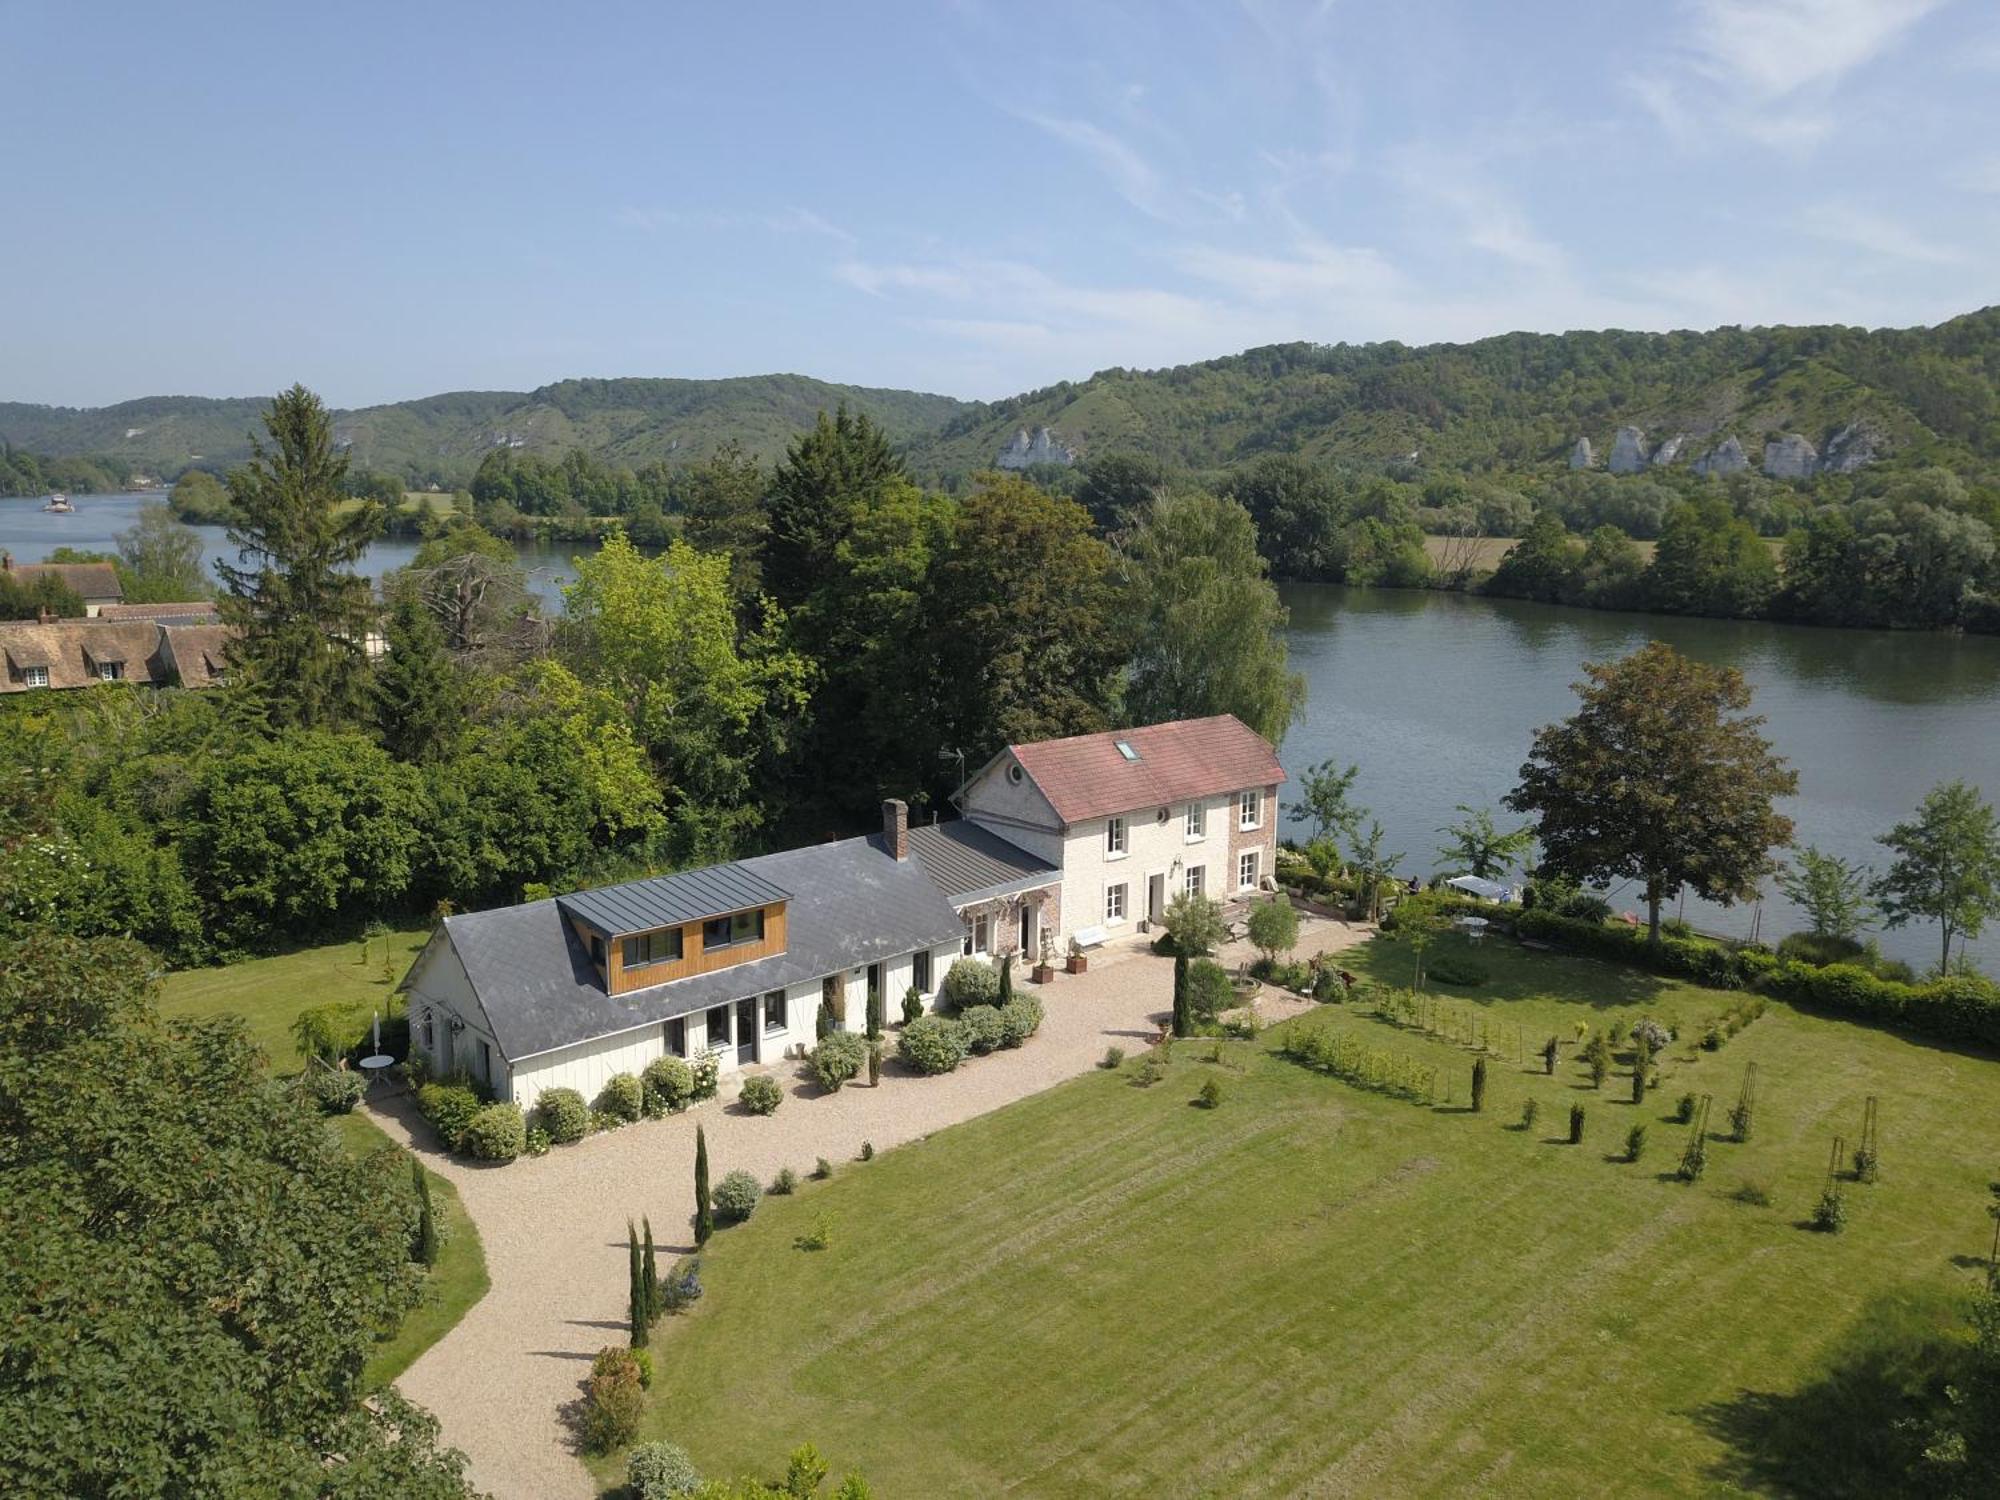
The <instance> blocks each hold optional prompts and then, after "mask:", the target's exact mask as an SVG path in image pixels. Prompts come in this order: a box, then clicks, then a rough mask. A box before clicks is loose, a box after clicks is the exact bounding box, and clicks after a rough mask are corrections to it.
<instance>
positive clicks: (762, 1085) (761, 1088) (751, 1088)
mask: <svg viewBox="0 0 2000 1500" xmlns="http://www.w3.org/2000/svg"><path fill="white" fill-rule="evenodd" d="M738 1097H739V1098H741V1099H742V1101H743V1107H744V1108H745V1109H747V1110H749V1111H750V1113H751V1114H753V1115H774V1114H776V1113H777V1112H778V1106H779V1105H780V1104H783V1103H784V1102H785V1091H784V1089H783V1088H782V1087H780V1086H779V1083H778V1080H777V1079H775V1078H773V1077H771V1076H770V1075H769V1074H768V1073H759V1074H756V1075H755V1076H754V1077H750V1078H746V1079H744V1080H743V1091H742V1093H741V1094H740V1095H739V1096H738Z"/></svg>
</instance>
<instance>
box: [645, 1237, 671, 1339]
mask: <svg viewBox="0 0 2000 1500" xmlns="http://www.w3.org/2000/svg"><path fill="white" fill-rule="evenodd" d="M640 1223H642V1224H644V1225H645V1226H646V1265H645V1271H644V1281H643V1289H644V1291H645V1294H646V1295H645V1297H644V1298H643V1299H642V1300H643V1301H644V1303H645V1306H646V1321H647V1322H648V1323H650V1322H652V1321H653V1320H654V1319H655V1318H657V1317H659V1315H660V1314H661V1313H662V1312H664V1311H665V1310H666V1309H665V1308H664V1307H662V1306H661V1305H660V1262H659V1259H658V1257H657V1256H655V1254H654V1253H653V1221H652V1219H651V1218H650V1217H648V1218H644V1219H641V1220H640Z"/></svg>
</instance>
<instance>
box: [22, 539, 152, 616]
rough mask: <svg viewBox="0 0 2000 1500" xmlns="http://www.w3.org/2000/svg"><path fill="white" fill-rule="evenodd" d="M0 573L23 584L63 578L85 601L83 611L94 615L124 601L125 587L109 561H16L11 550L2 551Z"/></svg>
mask: <svg viewBox="0 0 2000 1500" xmlns="http://www.w3.org/2000/svg"><path fill="white" fill-rule="evenodd" d="M0 572H5V573H9V574H11V575H12V576H13V577H15V578H17V579H19V580H20V581H21V582H22V583H24V584H25V583H32V582H33V581H34V580H35V579H37V578H42V577H54V578H60V579H61V580H62V581H63V583H64V585H65V586H66V587H67V588H68V589H69V590H70V592H71V593H73V594H75V595H76V596H77V597H78V598H80V599H81V600H83V612H84V614H85V615H86V616H91V617H94V616H96V615H97V613H98V612H99V611H100V610H102V609H103V608H104V607H105V606H106V605H107V604H122V603H124V601H125V586H124V585H123V584H122V583H120V582H119V581H118V570H117V569H116V568H114V567H112V566H111V564H110V563H17V562H15V561H14V557H13V554H12V553H10V552H0Z"/></svg>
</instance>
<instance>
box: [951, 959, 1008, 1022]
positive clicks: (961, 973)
mask: <svg viewBox="0 0 2000 1500" xmlns="http://www.w3.org/2000/svg"><path fill="white" fill-rule="evenodd" d="M938 998H939V999H940V1000H942V1001H943V1002H944V1005H945V1008H946V1009H947V1010H965V1009H967V1008H969V1007H971V1006H974V1005H992V1004H994V1003H996V1002H997V1001H998V1000H999V998H1000V971H999V970H997V969H995V968H994V967H993V965H991V964H989V963H987V962H985V961H984V960H983V959H977V958H961V959H957V960H955V961H954V962H953V963H952V966H951V967H950V968H949V969H947V970H945V975H944V983H943V985H941V986H940V987H939V989H938Z"/></svg>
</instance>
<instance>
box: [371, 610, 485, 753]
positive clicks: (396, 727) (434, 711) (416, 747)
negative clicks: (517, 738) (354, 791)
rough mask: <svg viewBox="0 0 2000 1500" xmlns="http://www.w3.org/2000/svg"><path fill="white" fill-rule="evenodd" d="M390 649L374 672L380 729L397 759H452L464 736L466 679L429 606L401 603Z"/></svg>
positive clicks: (393, 616) (394, 614)
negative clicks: (453, 659) (452, 660)
mask: <svg viewBox="0 0 2000 1500" xmlns="http://www.w3.org/2000/svg"><path fill="white" fill-rule="evenodd" d="M383 636H384V639H385V640H386V642H387V645H388V650H387V651H386V653H385V654H384V655H383V657H382V660H381V662H380V663H379V664H378V665H377V666H376V668H375V681H374V689H373V694H374V703H375V724H376V727H377V728H378V729H380V730H381V732H382V744H383V747H384V748H385V749H387V750H388V751H389V753H390V754H391V755H393V756H395V757H396V758H397V759H398V760H401V761H407V762H409V763H410V764H412V765H429V764H432V763H434V762H436V761H441V760H448V759H449V758H450V757H451V754H452V752H453V751H454V750H455V749H456V748H457V746H458V743H459V740H460V739H461V738H462V737H463V735H464V732H465V710H466V704H465V690H464V679H462V678H461V677H460V676H459V673H458V669H457V668H456V667H454V666H453V665H452V662H451V657H450V655H449V654H448V653H447V652H446V651H445V645H444V632H443V631H442V630H440V629H439V628H438V623H437V621H436V620H435V619H434V618H433V617H432V615H431V612H430V610H429V609H428V608H426V607H425V606H424V604H423V603H422V602H421V601H420V600H418V599H416V598H414V597H411V596H408V595H406V596H405V597H403V598H401V599H399V600H397V601H396V606H395V608H394V609H393V610H391V611H390V613H389V621H388V625H387V627H386V628H385V629H384V631H383Z"/></svg>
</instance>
